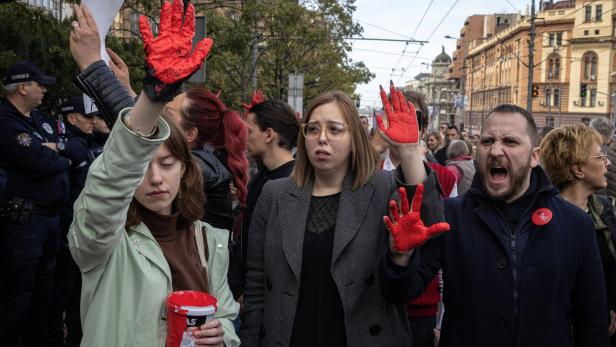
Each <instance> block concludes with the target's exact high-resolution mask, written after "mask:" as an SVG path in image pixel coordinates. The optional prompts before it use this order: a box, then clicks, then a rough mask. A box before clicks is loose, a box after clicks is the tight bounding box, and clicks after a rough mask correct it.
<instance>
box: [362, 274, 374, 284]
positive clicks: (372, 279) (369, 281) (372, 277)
mask: <svg viewBox="0 0 616 347" xmlns="http://www.w3.org/2000/svg"><path fill="white" fill-rule="evenodd" d="M364 283H365V284H366V285H367V286H368V287H370V286H371V285H372V284H374V275H372V274H371V275H370V276H368V277H367V278H366V280H365V281H364Z"/></svg>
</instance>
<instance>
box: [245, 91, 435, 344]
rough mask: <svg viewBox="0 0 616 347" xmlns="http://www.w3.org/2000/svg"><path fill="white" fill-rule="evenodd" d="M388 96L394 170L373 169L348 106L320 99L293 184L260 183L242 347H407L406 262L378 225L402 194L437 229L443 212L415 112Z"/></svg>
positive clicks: (338, 97) (308, 119) (394, 94)
mask: <svg viewBox="0 0 616 347" xmlns="http://www.w3.org/2000/svg"><path fill="white" fill-rule="evenodd" d="M390 96H391V98H392V102H391V106H389V101H388V100H387V96H386V94H385V92H384V91H382V92H381V97H382V99H383V105H384V106H385V111H386V113H387V115H388V120H389V124H388V127H387V128H385V126H383V127H382V128H381V136H383V137H384V139H385V140H386V141H388V142H389V145H390V146H392V147H395V148H397V150H398V152H399V153H400V166H399V168H398V169H397V170H394V171H391V172H385V171H382V170H379V169H378V167H377V157H376V154H375V152H373V150H372V148H371V146H370V143H369V140H368V137H367V136H366V135H365V133H364V130H363V128H362V126H361V121H360V117H359V114H358V113H357V109H356V107H355V104H354V102H353V100H351V98H349V97H348V96H347V95H345V94H344V93H342V92H340V91H331V92H325V93H322V94H320V95H318V96H317V97H316V98H315V99H314V100H313V101H312V103H311V104H310V106H309V107H308V109H307V112H306V114H305V116H304V118H303V124H302V125H301V132H300V134H299V139H298V143H297V158H296V163H295V168H294V171H293V173H292V174H291V177H289V178H283V179H279V180H275V181H270V182H268V183H267V184H266V185H265V187H264V188H263V192H262V194H261V196H260V198H259V201H258V203H257V206H256V208H255V211H254V212H253V217H252V221H251V226H250V232H249V239H248V259H247V273H246V287H245V291H244V305H245V312H244V316H243V317H242V328H241V338H242V345H245V346H259V345H260V346H274V345H281V346H346V345H348V346H369V345H372V346H376V345H382V346H409V345H410V343H411V342H410V331H409V326H408V319H407V316H406V311H405V309H404V304H405V303H407V302H408V301H409V299H411V298H410V297H408V295H407V293H408V291H407V290H405V288H407V283H408V282H409V281H408V279H409V277H408V274H409V272H412V271H411V269H412V266H409V261H410V254H411V253H409V252H404V251H400V248H398V247H397V243H396V240H394V241H392V240H390V236H389V233H388V231H387V229H386V228H385V225H384V223H383V216H384V215H386V214H387V206H388V201H389V199H390V198H391V197H392V196H393V194H394V193H396V191H397V188H398V187H405V188H406V189H407V195H408V196H413V195H414V191H415V186H416V185H419V184H423V185H424V187H425V193H424V195H423V200H421V193H420V192H421V189H419V188H418V190H417V192H418V193H417V197H418V198H417V199H416V200H417V202H416V203H415V204H414V206H415V208H416V209H417V210H419V209H420V210H421V219H422V220H423V221H424V222H425V223H426V225H432V224H434V223H435V222H437V221H440V220H442V219H443V205H442V200H441V198H440V196H439V192H438V189H437V187H436V181H435V176H434V174H433V173H432V172H431V170H430V169H429V167H427V166H425V165H424V163H423V162H422V155H421V149H420V147H419V145H418V142H419V136H418V127H417V119H416V114H415V111H414V108H413V106H412V105H409V104H407V103H406V101H405V100H404V97H403V95H402V93H401V92H399V91H397V90H396V89H395V87H393V85H392V86H391V87H390ZM411 134H412V135H411ZM407 135H410V136H407ZM420 204H422V205H421V207H420V206H419V205H420ZM436 226H438V224H437V225H433V226H432V227H436ZM432 227H430V228H432Z"/></svg>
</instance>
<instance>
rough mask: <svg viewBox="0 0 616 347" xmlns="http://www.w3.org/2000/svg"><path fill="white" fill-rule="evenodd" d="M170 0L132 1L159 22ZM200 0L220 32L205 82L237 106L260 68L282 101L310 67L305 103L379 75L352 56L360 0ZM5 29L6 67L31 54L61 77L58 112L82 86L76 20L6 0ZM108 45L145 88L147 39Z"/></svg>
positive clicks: (1, 20)
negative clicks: (75, 56) (291, 81)
mask: <svg viewBox="0 0 616 347" xmlns="http://www.w3.org/2000/svg"><path fill="white" fill-rule="evenodd" d="M162 1H163V0H126V1H125V3H124V8H130V9H132V10H134V11H138V12H139V13H142V14H145V15H147V16H149V17H150V18H152V19H153V20H154V21H158V18H157V14H158V13H159V11H160V7H161V5H162ZM69 2H78V1H73V0H71V1H69ZM193 2H194V3H195V4H196V5H195V6H196V8H197V15H200V14H202V13H205V16H206V20H207V36H208V37H211V38H212V39H214V47H213V48H212V51H211V53H210V56H209V57H208V60H207V63H206V81H205V83H204V86H205V87H206V88H209V89H211V90H213V91H219V90H220V91H222V98H223V99H224V101H225V102H226V103H227V105H229V106H230V107H235V108H238V107H239V106H240V104H241V102H242V101H247V100H249V99H250V95H251V93H252V89H253V83H252V81H253V78H252V77H253V72H254V71H255V69H256V77H257V79H256V80H257V87H258V88H259V89H262V90H263V91H264V92H265V94H266V96H267V97H268V98H275V99H282V100H286V98H287V90H288V74H289V73H294V72H297V73H304V75H305V77H304V83H305V86H304V99H305V101H304V103H305V104H307V103H308V102H310V99H312V98H314V96H316V95H317V94H319V93H321V92H323V91H326V90H332V89H339V90H342V91H344V92H346V93H348V94H349V95H351V94H352V93H353V91H354V90H355V87H356V85H357V84H358V83H365V82H368V81H369V80H370V79H371V78H373V77H374V75H373V74H371V73H370V71H369V70H368V69H367V68H366V66H365V65H364V64H363V63H362V62H353V61H352V60H351V59H350V58H349V57H348V52H349V51H350V50H351V46H350V43H349V42H350V41H347V40H345V38H348V37H352V36H359V35H361V32H362V28H361V26H359V25H358V24H357V23H354V22H353V20H352V14H353V12H354V11H355V6H354V2H355V0H300V1H288V0H243V1H237V0H233V1H231V0H214V1H206V2H203V1H196V0H193ZM0 30H1V31H0V32H2V33H3V35H0V72H4V70H5V69H6V68H7V67H8V66H9V65H10V64H12V63H14V62H17V61H21V60H30V61H35V62H37V63H38V64H39V66H40V67H41V69H42V70H43V71H44V72H45V73H47V74H49V75H51V76H54V77H57V78H58V82H57V83H56V85H54V86H53V87H51V88H49V90H48V93H47V95H46V97H45V101H44V105H43V106H42V108H43V109H44V110H46V111H47V112H50V113H54V111H55V110H57V109H58V107H59V105H60V103H61V102H62V100H63V99H65V98H67V97H69V96H72V95H74V94H76V93H79V91H78V90H77V89H76V88H75V87H74V85H73V84H72V78H73V76H75V75H76V74H77V73H78V69H77V66H76V65H75V63H74V62H73V60H72V57H71V54H70V51H69V47H68V46H69V45H68V36H69V32H70V20H65V21H58V20H57V19H55V18H53V17H52V16H50V15H49V14H47V13H46V12H45V11H44V10H41V9H38V8H34V7H30V6H26V5H23V4H21V3H10V4H2V5H0ZM106 44H107V46H108V47H110V48H112V49H113V50H114V51H115V52H116V53H118V54H119V55H120V56H121V57H122V58H123V59H124V61H125V62H126V64H127V65H128V66H129V68H130V72H131V84H132V86H133V89H135V91H137V92H139V90H140V89H141V79H142V78H143V74H144V72H143V46H142V44H141V40H140V39H129V40H125V39H118V38H115V37H108V38H107V40H106ZM255 63H256V64H255Z"/></svg>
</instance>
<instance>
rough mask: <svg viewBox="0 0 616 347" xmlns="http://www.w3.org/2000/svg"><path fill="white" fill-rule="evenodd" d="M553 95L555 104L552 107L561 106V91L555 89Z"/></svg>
mask: <svg viewBox="0 0 616 347" xmlns="http://www.w3.org/2000/svg"><path fill="white" fill-rule="evenodd" d="M552 94H553V97H552V101H553V104H552V106H559V105H560V89H558V88H555V89H554V90H553V91H552Z"/></svg>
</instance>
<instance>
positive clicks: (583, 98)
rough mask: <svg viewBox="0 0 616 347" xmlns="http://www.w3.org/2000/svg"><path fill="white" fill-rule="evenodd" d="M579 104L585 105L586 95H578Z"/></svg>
mask: <svg viewBox="0 0 616 347" xmlns="http://www.w3.org/2000/svg"><path fill="white" fill-rule="evenodd" d="M580 106H581V107H586V95H584V96H580Z"/></svg>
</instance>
